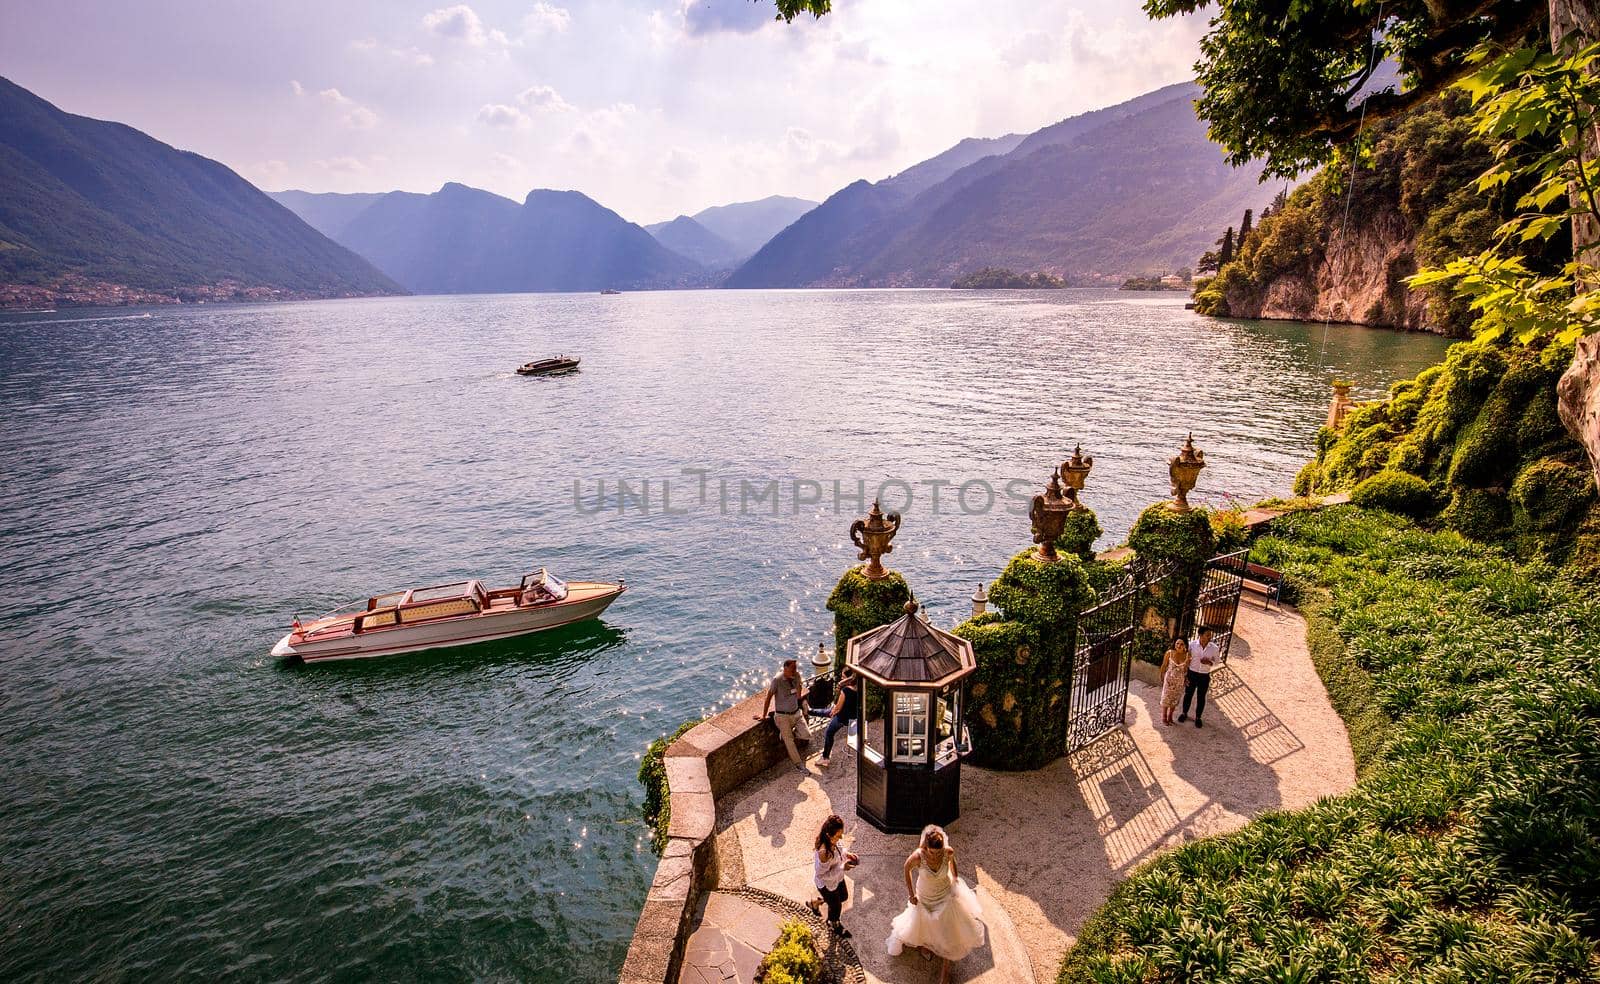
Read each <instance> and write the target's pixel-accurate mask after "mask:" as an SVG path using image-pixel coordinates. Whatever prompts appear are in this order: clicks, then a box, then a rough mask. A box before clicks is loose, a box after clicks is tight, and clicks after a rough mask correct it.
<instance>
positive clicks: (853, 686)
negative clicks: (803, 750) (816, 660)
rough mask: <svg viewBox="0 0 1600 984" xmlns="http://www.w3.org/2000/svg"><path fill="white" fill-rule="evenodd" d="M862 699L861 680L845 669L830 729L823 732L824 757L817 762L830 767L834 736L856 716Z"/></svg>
mask: <svg viewBox="0 0 1600 984" xmlns="http://www.w3.org/2000/svg"><path fill="white" fill-rule="evenodd" d="M860 700H861V680H860V678H858V677H857V676H856V673H855V671H854V670H845V671H844V676H843V677H842V678H841V679H840V680H839V695H838V696H837V697H836V698H834V701H833V715H832V717H830V718H828V730H827V731H825V732H823V734H822V757H821V758H819V759H817V764H818V765H820V766H822V767H823V768H824V769H826V768H827V767H828V756H829V755H831V754H833V738H834V736H835V735H837V734H838V733H839V732H840V731H841V730H843V729H844V728H846V727H849V725H850V722H851V721H854V720H855V718H856V705H857V702H858V701H860Z"/></svg>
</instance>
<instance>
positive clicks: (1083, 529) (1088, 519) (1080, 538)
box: [1055, 509, 1101, 560]
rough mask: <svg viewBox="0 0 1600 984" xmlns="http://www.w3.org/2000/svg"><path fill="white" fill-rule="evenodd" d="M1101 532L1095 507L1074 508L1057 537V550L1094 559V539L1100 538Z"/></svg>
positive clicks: (1082, 557)
mask: <svg viewBox="0 0 1600 984" xmlns="http://www.w3.org/2000/svg"><path fill="white" fill-rule="evenodd" d="M1100 533H1101V530H1100V520H1099V519H1097V518H1096V517H1095V514H1094V510H1093V509H1074V510H1072V511H1071V512H1069V513H1067V525H1066V528H1065V529H1064V530H1062V532H1061V535H1060V536H1058V537H1056V543H1055V547H1056V550H1057V551H1059V552H1061V553H1068V554H1073V555H1075V556H1077V557H1079V558H1081V559H1083V560H1092V559H1094V541H1096V540H1098V539H1100Z"/></svg>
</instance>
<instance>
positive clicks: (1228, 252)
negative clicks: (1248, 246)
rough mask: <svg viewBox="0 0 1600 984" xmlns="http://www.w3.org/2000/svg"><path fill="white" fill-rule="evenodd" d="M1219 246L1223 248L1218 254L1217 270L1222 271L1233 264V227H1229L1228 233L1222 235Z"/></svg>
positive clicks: (1218, 241) (1218, 242)
mask: <svg viewBox="0 0 1600 984" xmlns="http://www.w3.org/2000/svg"><path fill="white" fill-rule="evenodd" d="M1217 244H1218V245H1219V246H1221V247H1222V248H1221V249H1220V250H1218V252H1217V268H1218V269H1221V268H1222V267H1225V266H1227V265H1228V264H1229V263H1232V262H1233V226H1229V227H1228V231H1227V232H1225V233H1223V234H1222V238H1221V239H1219V240H1217Z"/></svg>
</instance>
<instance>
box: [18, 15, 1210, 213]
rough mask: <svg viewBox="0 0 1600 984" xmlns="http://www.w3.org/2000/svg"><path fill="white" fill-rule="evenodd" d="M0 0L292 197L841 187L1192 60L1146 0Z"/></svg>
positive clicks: (684, 201) (174, 136)
mask: <svg viewBox="0 0 1600 984" xmlns="http://www.w3.org/2000/svg"><path fill="white" fill-rule="evenodd" d="M774 15H775V10H774V8H773V7H772V5H771V0H761V2H759V3H757V2H752V0H593V2H591V0H468V2H462V3H455V2H450V0H424V2H406V0H320V2H312V0H266V2H264V3H263V2H261V0H254V2H251V3H244V2H237V0H210V2H202V0H193V2H181V0H0V75H4V76H5V77H7V78H9V79H11V80H12V81H13V82H15V83H17V84H18V85H21V86H23V87H24V88H27V89H30V90H32V91H33V92H35V93H37V94H38V95H39V96H41V97H43V98H45V99H47V100H49V101H51V102H53V103H55V104H56V105H57V106H58V107H60V108H61V109H63V110H66V111H67V112H71V113H77V114H80V115H84V116H92V117H96V118H100V119H111V120H117V121H119V122H123V123H127V124H129V125H131V126H134V127H137V128H138V129H140V130H143V131H145V132H146V133H149V134H150V135H152V136H154V137H156V138H157V139H159V140H163V141H165V142H167V143H169V144H172V145H173V146H176V147H180V148H182V149H185V150H192V151H195V152H197V153H200V154H204V155H205V156H207V157H212V158H215V159H217V160H220V161H222V162H223V163H225V164H227V165H228V166H230V167H232V168H233V169H234V170H236V171H238V172H239V173H240V174H242V175H243V176H244V177H245V178H247V179H249V180H250V181H252V182H254V183H255V184H256V185H258V186H259V187H261V188H264V189H267V190H269V191H277V190H281V189H285V188H301V189H305V190H308V191H342V192H351V191H391V190H395V189H402V190H407V191H422V192H428V191H435V190H437V189H438V188H439V186H440V185H442V184H444V183H445V182H446V181H459V182H461V183H463V184H468V185H472V186H474V187H479V188H486V189H488V190H490V191H494V192H497V193H499V194H502V195H505V196H507V197H509V198H514V199H516V200H518V201H520V200H522V199H523V198H524V197H525V196H526V195H527V193H528V191H529V190H531V189H533V188H557V189H575V190H578V191H581V192H584V193H585V194H587V195H589V196H590V197H591V198H594V199H595V200H597V201H599V202H601V203H602V204H604V205H606V206H607V207H609V208H612V209H614V210H615V211H617V212H618V213H620V214H621V215H623V216H624V217H625V218H628V219H630V220H632V221H636V222H641V223H644V222H654V221H659V220H664V219H670V218H672V217H674V216H676V215H678V214H692V213H694V212H697V211H699V210H700V209H703V208H706V207H708V206H712V205H721V204H726V203H729V202H736V201H747V200H751V199H756V198H764V197H766V196H768V195H775V194H782V195H795V196H799V197H803V198H811V199H816V200H821V199H823V198H826V197H827V196H828V195H830V194H832V193H833V192H835V191H837V190H838V189H840V188H842V187H844V186H845V185H847V184H849V183H850V182H852V181H855V180H857V179H859V178H866V179H868V180H874V181H875V180H878V179H880V178H884V177H887V176H889V175H891V174H894V173H896V172H898V171H901V170H904V169H905V168H906V167H909V166H911V165H912V164H915V163H917V162H918V161H921V160H925V159H926V158H928V157H931V156H933V155H934V154H937V153H939V152H940V151H942V150H944V149H945V148H947V147H949V146H950V145H952V144H954V143H956V142H957V141H959V140H961V139H963V138H965V137H970V136H998V135H1001V134H1005V133H1010V132H1028V131H1031V130H1035V129H1038V128H1039V127H1041V126H1045V125H1047V124H1049V123H1053V122H1055V121H1057V120H1060V119H1062V118H1065V117H1067V116H1071V115H1074V114H1076V113H1080V112H1083V111H1086V110H1090V109H1096V108H1099V107H1102V106H1107V105H1111V104H1113V103H1116V102H1120V101H1122V100H1124V99H1128V98H1131V97H1133V96H1136V95H1139V94H1140V93H1143V92H1148V91H1149V90H1151V89H1154V88H1157V87H1159V86H1162V85H1167V84H1169V83H1173V82H1178V81H1182V80H1184V79H1186V78H1189V77H1191V75H1192V66H1193V64H1194V61H1195V59H1196V57H1197V55H1198V51H1199V44H1198V42H1199V38H1200V35H1201V34H1202V33H1203V31H1204V28H1205V24H1204V21H1203V20H1202V19H1199V18H1194V17H1188V18H1179V19H1176V20H1172V21H1160V22H1151V21H1149V20H1147V19H1146V18H1145V17H1144V15H1143V13H1142V12H1141V11H1140V9H1139V4H1138V3H1136V2H1133V0H936V2H929V0H834V12H833V13H832V14H830V15H829V16H827V17H824V18H823V19H822V20H820V21H813V20H812V19H811V18H810V17H809V15H808V16H806V17H805V18H804V20H798V19H797V20H796V21H795V22H794V23H793V24H784V23H783V22H781V21H776V20H774V19H773V18H774Z"/></svg>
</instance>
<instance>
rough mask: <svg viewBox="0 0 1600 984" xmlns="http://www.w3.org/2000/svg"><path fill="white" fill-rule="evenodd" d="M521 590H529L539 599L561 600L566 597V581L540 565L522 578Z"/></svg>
mask: <svg viewBox="0 0 1600 984" xmlns="http://www.w3.org/2000/svg"><path fill="white" fill-rule="evenodd" d="M522 590H523V591H524V592H530V591H531V592H532V593H533V594H534V595H535V596H536V597H537V598H538V600H540V601H561V600H563V599H565V598H566V597H567V582H565V581H563V580H561V579H560V578H558V577H556V576H555V575H554V574H552V573H550V572H549V571H547V570H545V569H544V568H543V567H541V568H539V569H538V570H537V571H535V572H534V573H532V574H528V575H525V576H524V577H523V578H522ZM524 604H526V602H524Z"/></svg>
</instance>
